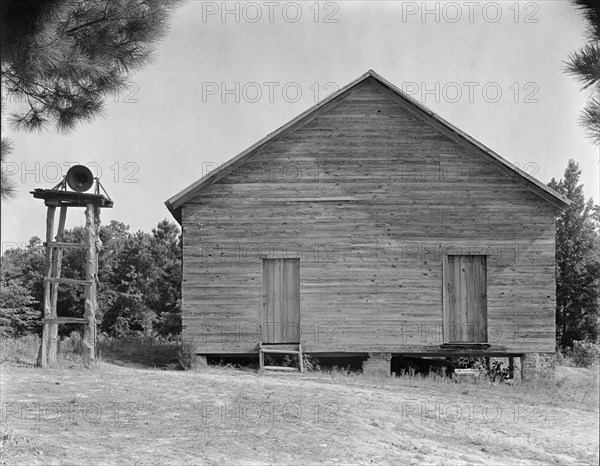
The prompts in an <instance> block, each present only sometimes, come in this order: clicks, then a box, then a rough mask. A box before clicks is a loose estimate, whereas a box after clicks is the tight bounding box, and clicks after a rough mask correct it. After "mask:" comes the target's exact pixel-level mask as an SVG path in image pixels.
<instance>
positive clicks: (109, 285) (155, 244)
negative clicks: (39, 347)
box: [0, 220, 181, 337]
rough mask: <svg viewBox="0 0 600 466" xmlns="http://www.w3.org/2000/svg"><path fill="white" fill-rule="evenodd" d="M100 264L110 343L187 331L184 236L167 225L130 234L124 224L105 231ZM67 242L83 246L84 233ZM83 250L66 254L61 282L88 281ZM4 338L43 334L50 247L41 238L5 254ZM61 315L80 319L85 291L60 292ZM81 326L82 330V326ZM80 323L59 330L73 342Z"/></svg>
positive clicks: (0, 324) (102, 318) (102, 311)
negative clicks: (183, 322)
mask: <svg viewBox="0 0 600 466" xmlns="http://www.w3.org/2000/svg"><path fill="white" fill-rule="evenodd" d="M100 240H101V241H102V247H101V248H100V254H99V262H98V277H99V283H98V312H97V320H98V328H99V330H100V331H102V332H103V333H105V334H107V335H110V336H117V337H118V336H125V335H131V334H138V335H156V334H158V335H163V336H167V335H176V334H179V333H180V332H181V235H180V231H179V227H178V226H177V225H176V224H174V223H170V222H168V221H167V220H163V221H162V222H160V223H159V224H158V225H157V226H156V228H154V229H153V230H152V232H151V233H146V232H143V231H138V232H136V233H131V232H129V226H128V225H125V224H124V223H121V222H118V221H114V220H113V221H111V222H110V224H109V225H104V226H101V228H100ZM64 241H67V242H84V241H85V229H84V228H83V227H76V228H73V229H71V230H65V234H64ZM85 262H86V251H85V250H77V249H74V250H65V251H64V255H63V260H62V271H61V276H62V277H68V278H78V279H84V278H85ZM1 270H2V271H1V278H0V285H1V287H2V289H1V292H0V336H2V337H20V336H23V335H26V334H31V333H41V316H42V314H43V297H44V270H45V248H44V247H43V244H42V241H41V240H40V238H38V237H33V238H31V239H30V240H29V244H28V245H27V246H26V247H25V248H18V249H9V250H8V251H6V252H5V253H4V254H3V255H2V260H1ZM57 307H58V315H59V316H64V317H81V316H82V315H83V310H84V289H83V287H81V286H76V285H63V284H61V285H60V288H59V293H58V303H57ZM79 327H80V326H79ZM79 327H78V326H77V325H76V324H73V325H71V324H67V325H61V326H60V333H61V335H67V334H69V333H71V332H72V331H73V330H75V329H79Z"/></svg>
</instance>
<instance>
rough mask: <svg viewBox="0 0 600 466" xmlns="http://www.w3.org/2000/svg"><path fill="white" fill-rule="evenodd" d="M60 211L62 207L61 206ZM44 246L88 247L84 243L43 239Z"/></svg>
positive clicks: (63, 247)
mask: <svg viewBox="0 0 600 466" xmlns="http://www.w3.org/2000/svg"><path fill="white" fill-rule="evenodd" d="M61 211H62V208H61ZM44 247H46V248H60V249H85V248H87V247H88V245H87V244H85V243H64V242H62V241H50V242H46V241H44Z"/></svg>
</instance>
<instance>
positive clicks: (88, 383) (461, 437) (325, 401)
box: [0, 359, 598, 465]
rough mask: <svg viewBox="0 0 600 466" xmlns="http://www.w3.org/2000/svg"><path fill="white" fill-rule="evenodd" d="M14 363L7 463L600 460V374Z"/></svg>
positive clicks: (5, 387) (5, 438) (6, 378)
mask: <svg viewBox="0 0 600 466" xmlns="http://www.w3.org/2000/svg"><path fill="white" fill-rule="evenodd" d="M0 368H1V377H2V378H1V380H2V443H3V445H2V456H1V460H2V462H3V463H4V464H77V465H83V464H94V465H95V464H163V463H164V464H299V463H302V464H310V463H323V464H339V463H346V464H348V463H352V464H432V465H437V464H507V465H508V464H510V465H515V464H540V465H548V464H560V465H563V464H578V465H579V464H598V376H597V368H596V369H595V370H589V369H577V368H559V369H558V371H557V372H558V377H557V382H556V383H551V384H550V383H548V384H545V385H542V386H540V385H538V386H533V385H525V384H522V385H516V386H509V385H506V384H499V385H492V384H490V383H478V384H457V383H453V382H450V381H448V380H445V379H441V378H436V377H429V378H422V377H414V376H413V377H410V376H405V377H398V378H393V379H392V378H386V379H374V378H367V377H363V376H362V375H361V374H351V373H350V374H349V373H344V372H340V371H337V372H336V371H334V372H331V373H324V372H313V373H305V374H297V373H286V374H279V373H269V374H259V373H258V372H256V371H253V370H240V369H234V368H230V367H217V366H209V367H207V368H204V369H201V370H196V371H187V372H184V371H177V370H160V369H152V368H144V367H140V366H137V367H136V366H132V365H129V366H123V365H117V364H114V363H108V362H100V363H98V364H97V365H96V366H95V368H94V369H93V370H86V369H84V368H82V367H81V363H80V362H79V361H78V360H75V359H74V360H72V361H71V362H68V361H67V362H66V363H63V364H62V367H61V368H58V369H50V370H41V369H36V368H34V367H32V366H31V364H29V363H27V364H25V363H23V364H14V363H12V364H8V363H4V364H2V365H1V366H0Z"/></svg>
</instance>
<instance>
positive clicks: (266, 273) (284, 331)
mask: <svg viewBox="0 0 600 466" xmlns="http://www.w3.org/2000/svg"><path fill="white" fill-rule="evenodd" d="M261 295H262V309H261V319H260V326H261V338H262V342H263V343H299V342H300V259H263V260H262V292H261Z"/></svg>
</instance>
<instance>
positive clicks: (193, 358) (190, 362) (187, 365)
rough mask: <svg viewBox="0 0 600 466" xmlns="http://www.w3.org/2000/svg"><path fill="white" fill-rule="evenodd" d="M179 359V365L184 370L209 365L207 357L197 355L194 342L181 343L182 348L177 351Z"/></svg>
mask: <svg viewBox="0 0 600 466" xmlns="http://www.w3.org/2000/svg"><path fill="white" fill-rule="evenodd" d="M177 361H178V362H179V367H180V368H181V369H182V370H184V371H189V370H197V369H200V368H202V367H206V366H207V363H206V359H205V358H203V357H201V356H199V355H197V354H196V352H195V348H194V344H192V343H189V342H182V343H181V348H180V349H179V352H178V353H177Z"/></svg>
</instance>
